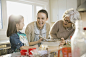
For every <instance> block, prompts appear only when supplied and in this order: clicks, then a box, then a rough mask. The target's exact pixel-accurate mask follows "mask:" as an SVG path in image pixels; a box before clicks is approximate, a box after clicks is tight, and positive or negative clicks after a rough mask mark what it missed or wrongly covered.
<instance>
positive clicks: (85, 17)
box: [80, 12, 86, 27]
mask: <svg viewBox="0 0 86 57" xmlns="http://www.w3.org/2000/svg"><path fill="white" fill-rule="evenodd" d="M80 14H81V19H82V21H83V27H86V12H80Z"/></svg>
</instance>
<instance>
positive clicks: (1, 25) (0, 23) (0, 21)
mask: <svg viewBox="0 0 86 57" xmlns="http://www.w3.org/2000/svg"><path fill="white" fill-rule="evenodd" d="M2 27H3V24H2V13H1V0H0V29H2Z"/></svg>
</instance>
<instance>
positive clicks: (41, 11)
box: [37, 9, 48, 18]
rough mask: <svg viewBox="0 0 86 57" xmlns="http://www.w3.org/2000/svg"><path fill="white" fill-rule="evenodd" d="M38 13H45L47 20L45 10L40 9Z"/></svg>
mask: <svg viewBox="0 0 86 57" xmlns="http://www.w3.org/2000/svg"><path fill="white" fill-rule="evenodd" d="M38 13H45V14H46V17H47V18H48V13H47V11H46V10H44V9H41V10H39V11H38ZM38 13H37V14H38Z"/></svg>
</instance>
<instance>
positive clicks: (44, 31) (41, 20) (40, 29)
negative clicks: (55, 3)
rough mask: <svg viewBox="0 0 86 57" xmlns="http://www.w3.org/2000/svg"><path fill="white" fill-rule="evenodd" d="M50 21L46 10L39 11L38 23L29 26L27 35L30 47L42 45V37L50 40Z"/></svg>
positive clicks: (26, 31)
mask: <svg viewBox="0 0 86 57" xmlns="http://www.w3.org/2000/svg"><path fill="white" fill-rule="evenodd" d="M47 20H48V13H47V11H46V10H44V9H42V10H39V11H38V13H37V21H34V22H31V23H30V24H28V25H27V27H26V30H25V33H26V35H27V39H28V41H29V45H35V44H38V45H40V43H41V41H42V39H41V38H39V35H41V36H42V37H43V38H48V35H49V31H50V25H49V24H48V23H46V21H47Z"/></svg>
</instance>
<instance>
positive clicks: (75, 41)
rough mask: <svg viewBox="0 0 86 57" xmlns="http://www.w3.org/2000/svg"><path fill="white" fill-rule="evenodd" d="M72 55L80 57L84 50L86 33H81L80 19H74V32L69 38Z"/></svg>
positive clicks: (85, 47)
mask: <svg viewBox="0 0 86 57" xmlns="http://www.w3.org/2000/svg"><path fill="white" fill-rule="evenodd" d="M71 49H72V57H80V56H81V55H83V54H84V53H85V52H86V35H85V34H84V33H83V27H82V21H81V20H76V23H75V32H74V34H73V36H72V38H71Z"/></svg>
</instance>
